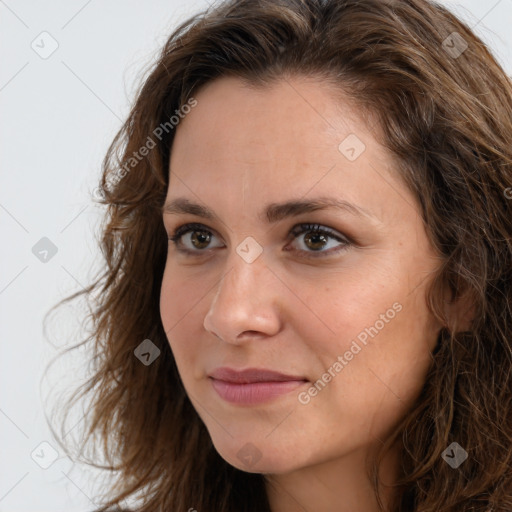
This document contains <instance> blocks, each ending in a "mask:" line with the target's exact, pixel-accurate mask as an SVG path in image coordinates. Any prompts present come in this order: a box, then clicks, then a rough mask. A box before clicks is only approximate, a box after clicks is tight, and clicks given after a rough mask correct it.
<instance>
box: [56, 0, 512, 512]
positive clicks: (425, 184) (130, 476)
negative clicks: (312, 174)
mask: <svg viewBox="0 0 512 512" xmlns="http://www.w3.org/2000/svg"><path fill="white" fill-rule="evenodd" d="M454 33H456V34H454ZM457 45H458V46H457ZM466 45H467V48H465V46H466ZM454 46H455V48H456V49H457V48H459V50H460V51H459V52H458V53H459V54H458V53H454V52H453V50H451V48H453V47H454ZM464 48H465V49H464ZM223 76H232V77H237V78H240V79H241V80H243V81H244V82H245V83H247V84H249V85H253V86H261V87H265V86H269V85H271V84H272V83H275V82H276V81H278V80H282V79H286V77H289V76H299V77H312V78H317V79H318V80H319V82H320V83H326V84H329V85H332V86H334V87H335V88H337V90H339V91H340V92H342V93H344V94H346V95H347V96H348V97H349V98H350V100H351V101H353V102H354V104H355V105H357V106H358V108H359V112H360V113H361V115H362V116H363V115H364V116H368V118H370V117H371V116H373V118H374V119H376V122H377V125H378V126H379V128H380V132H381V135H382V141H381V143H382V144H383V145H384V147H385V148H386V149H387V150H389V152H390V154H391V155H392V156H393V158H394V160H395V161H396V170H397V172H398V173H399V175H400V176H401V178H402V179H403V181H404V183H405V184H406V185H407V186H408V187H409V188H410V190H411V191H412V192H413V193H414V195H415V197H416V198H417V202H418V205H419V208H420V212H421V215H422V218H423V221H424V223H425V228H426V230H427V234H428V237H429V239H430V241H431V243H432V245H433V247H434V248H435V249H436V250H437V251H438V253H439V255H440V262H441V263H440V265H439V269H438V271H437V272H436V273H435V274H434V275H433V276H432V280H431V282H430V283H429V286H428V290H427V295H426V301H427V305H428V308H429V310H430V311H431V313H432V314H433V315H435V317H436V318H437V319H438V320H439V321H440V322H441V324H442V325H443V328H442V329H441V331H440V333H439V339H438V344H437V346H436V348H435V350H434V352H433V354H432V362H431V368H430V369H429V373H428V376H427V378H426V381H425V384H424V387H423V389H422V392H421V394H420V396H419V397H418V399H417V401H416V402H415V403H414V405H413V407H412V408H411V410H410V411H409V413H408V414H407V415H406V417H404V418H403V419H402V420H401V421H400V422H399V424H398V425H397V426H396V429H395V430H394V432H393V434H392V436H390V438H389V439H388V440H387V442H386V444H385V445H384V446H383V453H384V452H385V451H386V449H387V448H389V447H390V446H391V444H392V443H395V442H398V443H399V446H400V461H401V476H400V479H399V481H397V482H396V485H395V486H394V492H395V496H396V498H395V499H394V500H393V503H391V504H390V506H391V508H390V509H389V510H390V511H392V512H406V511H409V512H410V511H416V512H434V511H435V512H448V511H450V512H452V511H470V510H471V511H475V512H478V511H482V512H483V511H488V510H492V511H493V512H501V511H503V512H505V511H508V512H509V511H510V510H512V464H511V462H512V450H511V446H512V414H511V410H512V408H511V402H512V372H511V369H512V364H511V363H512V349H511V344H512V311H511V304H512V300H511V299H512V241H511V240H512V236H511V235H512V200H511V197H512V188H511V187H512V144H511V141H512V94H511V91H512V81H511V79H510V77H508V76H507V74H506V73H505V72H504V70H503V69H502V68H501V66H500V65H499V64H498V63H497V61H496V60H495V58H494V57H493V56H492V55H491V53H490V52H489V50H488V49H487V47H486V45H485V44H484V43H483V42H482V41H481V40H480V39H479V38H478V37H477V36H476V35H475V34H474V33H473V32H472V31H471V30H470V28H468V26H467V25H466V24H465V23H463V22H461V21H460V20H459V19H457V17H456V16H454V15H453V14H452V13H451V12H450V11H448V10H447V9H446V8H444V7H442V6H441V5H438V4H436V3H433V2H429V1H427V0H397V1H384V0H280V1H270V0H231V1H227V2H223V3H221V4H219V5H217V6H214V7H212V8H209V9H207V10H206V11H204V12H202V13H200V14H197V15H196V16H193V17H191V18H189V19H188V20H187V21H185V22H184V23H182V24H181V25H179V26H178V28H176V29H175V31H174V32H173V33H172V34H171V36H170V37H169V39H168V40H167V42H166V44H165V46H164V47H163V49H162V50H161V53H160V54H159V58H158V60H157V62H156V64H154V65H153V66H152V69H151V71H150V73H148V76H147V78H146V79H145V80H144V82H143V83H142V85H141V87H140V89H139V91H138V92H137V95H136V99H135V102H134V105H133V107H132V109H131V111H130V113H129V116H128V118H127V120H126V122H125V123H124V125H123V126H122V128H121V129H120V130H119V132H118V133H117V135H116V137H115V139H114V141H113V142H112V144H111V146H110V147H109V150H108V153H107V155H106V157H105V160H104V162H103V169H102V176H101V189H102V195H103V198H102V200H101V201H100V202H101V203H102V204H103V205H104V206H105V214H104V217H103V224H102V228H101V240H99V243H100V248H101V252H102V257H103V258H104V262H103V264H102V265H103V266H102V269H101V272H100V273H99V274H98V275H97V277H96V278H95V280H94V282H93V283H92V284H90V285H89V286H88V287H87V288H86V289H85V290H83V291H81V292H77V293H75V294H73V295H71V296H70V297H68V298H66V299H65V300H64V301H61V303H62V302H65V301H69V300H72V299H74V298H76V297H78V296H79V295H83V296H86V297H89V298H90V297H92V294H93V292H96V293H98V296H99V297H100V298H101V300H100V302H99V305H96V306H95V307H93V308H92V309H91V310H90V313H89V315H90V319H91V320H92V322H93V326H94V329H93V333H92V335H91V336H89V337H88V338H87V339H85V340H83V341H82V342H81V343H80V344H79V345H78V346H82V345H87V346H89V347H90V348H91V350H92V351H93V353H94V357H93V359H92V369H91V372H92V373H91V376H90V377H89V379H88V380H87V382H86V383H85V384H83V385H82V386H81V387H80V388H79V389H77V391H76V393H75V394H74V395H73V400H72V401H70V404H69V405H71V404H72V403H76V401H77V400H80V399H82V398H84V397H89V399H90V400H91V402H90V404H91V406H90V409H89V410H88V411H87V414H86V418H85V421H86V422H85V425H86V426H87V428H86V430H85V433H84V438H83V442H84V446H85V445H86V444H87V443H91V444H93V445H94V446H95V447H96V448H97V449H98V450H100V452H101V453H102V455H103V456H104V457H105V458H106V460H107V461H108V463H107V464H105V465H104V466H102V467H106V468H108V469H109V471H110V472H111V474H112V475H113V476H114V483H113V485H112V486H111V488H110V491H109V494H108V498H107V499H106V501H105V503H104V504H103V508H101V511H107V510H112V509H113V507H116V506H122V505H123V504H124V503H125V500H126V499H127V498H130V497H136V496H139V497H140V496H141V497H142V499H141V500H140V501H141V504H140V507H139V508H138V510H139V511H140V512H150V511H163V510H173V511H177V510H189V509H190V508H191V507H194V508H195V509H197V510H198V511H199V512H235V511H236V512H263V511H270V505H269V502H268V498H267V494H266V490H265V476H264V475H261V474H257V473H248V472H244V471H241V470H239V469H237V468H235V467H233V466H231V465H230V464H228V463H227V462H226V461H225V460H224V459H222V457H220V455H219V454H218V453H217V452H216V450H215V448H214V447H213V444H212V441H211V439H210V436H209V434H208V431H207V430H206V428H205V426H204V424H203V422H202V421H201V419H200V418H199V416H198V414H197V413H196V411H195V410H194V407H193V406H192V404H191V402H190V400H189V398H188V397H187V394H186V392H185V390H184V387H183V385H182V382H181V380H180V377H179V374H178V371H177V368H176V364H175V361H174V358H173V354H172V352H171V350H170V347H169V343H168V339H167V336H166V333H165V331H164V329H163V326H162V321H161V318H160V309H159V300H160V287H161V282H162V276H163V271H164V267H165V261H166V255H167V236H166V232H165V230H164V227H163V222H162V213H161V208H162V205H163V203H164V200H165V197H166V193H167V188H168V184H169V176H168V174H169V159H170V152H171V148H172V142H173V137H174V133H175V131H176V130H175V129H173V126H171V125H170V124H169V119H170V118H171V116H173V115H175V114H176V113H178V112H182V111H186V110H185V109H183V106H184V105H186V103H187V102H190V101H191V98H192V99H193V95H196V94H197V92H198V91H199V90H200V89H201V87H202V86H204V85H205V84H207V83H209V82H212V81H213V80H215V79H216V78H219V77H223ZM176 111H178V112H176ZM180 117H181V116H180ZM166 123H167V124H166ZM158 127H160V130H159V131H158V130H157V128H158ZM162 127H164V129H163V130H162ZM163 131H165V134H164V133H163ZM156 134H158V135H156ZM162 135H163V136H162ZM150 141H151V142H152V143H153V144H152V146H154V147H151V149H149V151H148V152H147V154H146V155H145V156H144V157H142V156H140V157H139V156H137V157H136V155H139V151H140V149H141V148H142V147H143V146H147V147H149V142H150ZM446 289H448V290H450V291H451V294H452V302H451V303H452V304H455V303H457V301H462V300H465V301H467V304H469V305H470V311H471V319H470V320H471V321H470V325H469V326H466V327H464V328H462V327H463V325H462V323H461V322H459V321H458V320H454V319H453V318H452V317H449V316H448V315H447V314H446V303H445V302H444V301H443V290H446ZM59 304H60V303H59ZM145 339H150V340H151V341H152V342H153V343H154V344H155V345H156V346H157V347H158V349H159V350H160V351H161V353H160V357H158V358H157V359H156V360H155V361H154V362H153V363H152V364H151V366H145V365H143V364H141V362H140V361H139V360H138V359H137V358H136V357H135V356H134V350H135V348H136V347H137V346H138V345H139V344H140V343H141V342H142V340H145ZM452 442H457V443H458V444H459V445H460V446H462V447H463V448H464V449H465V450H466V451H467V453H468V458H467V460H466V461H465V462H464V463H463V464H462V465H460V466H459V467H458V468H457V469H456V470H455V469H453V468H451V467H450V466H449V465H448V464H447V463H446V462H445V461H444V460H443V458H442V454H443V452H444V450H445V449H446V448H447V447H448V446H449V445H450V444H451V443H452ZM378 465H379V460H375V464H374V465H373V469H372V471H371V472H369V475H368V476H369V478H370V480H371V482H372V484H373V485H374V488H375V493H376V496H377V497H378V502H379V505H380V506H381V508H382V507H383V505H382V501H381V499H380V497H379V496H380V495H379V488H378V487H379V483H378V478H377V474H378V470H377V468H378Z"/></svg>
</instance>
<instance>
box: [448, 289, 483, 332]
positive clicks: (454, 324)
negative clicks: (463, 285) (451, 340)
mask: <svg viewBox="0 0 512 512" xmlns="http://www.w3.org/2000/svg"><path fill="white" fill-rule="evenodd" d="M444 304H445V316H446V319H447V321H448V325H447V326H446V327H448V328H449V329H450V331H452V332H454V333H455V332H461V331H462V332H463V331H470V330H471V325H472V322H473V319H474V318H475V314H476V305H475V300H474V297H473V294H472V293H470V290H469V289H466V290H465V291H464V292H462V293H461V294H460V295H459V297H457V298H455V299H453V294H452V293H451V292H450V293H449V294H446V295H445V301H444Z"/></svg>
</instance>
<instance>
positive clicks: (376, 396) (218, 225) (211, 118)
mask: <svg viewBox="0 0 512 512" xmlns="http://www.w3.org/2000/svg"><path fill="white" fill-rule="evenodd" d="M195 97H196V99H197V102H198V104H197V106H196V107H195V108H194V109H192V110H191V112H190V113H189V114H188V115H187V116H186V117H185V118H184V119H183V120H182V121H181V122H180V124H179V126H178V127H177V131H176V136H175V140H174V143H173V149H172V155H171V161H170V186H169V190H168V193H167V201H170V200H173V199H175V198H178V197H186V198H188V199H189V200H190V201H193V202H196V203H200V204H202V205H205V206H207V207H209V208H210V209H212V210H213V211H214V212H215V213H216V214H217V216H218V217H219V219H220V220H219V221H217V220H207V219H204V218H201V217H198V216H196V215H192V214H179V215H178V214H168V213H164V215H163V222H164V225H165V228H166V231H167V233H168V234H169V235H172V233H173V232H174V230H175V229H176V228H177V227H178V226H181V225H183V224H186V223H188V222H197V223H201V224H202V225H203V226H204V228H202V229H204V230H207V231H208V232H209V234H210V237H211V238H210V245H207V243H206V245H207V247H206V248H203V247H205V246H204V245H200V243H199V244H198V242H197V241H194V238H193V235H194V233H193V232H191V231H189V232H188V233H186V234H184V235H183V236H182V237H181V241H182V243H183V245H184V246H185V247H187V248H189V249H190V250H192V251H196V254H199V255H198V256H195V255H186V254H183V253H180V252H179V251H178V249H177V247H176V246H175V245H174V244H173V243H172V242H169V250H168V256H167V263H166V268H165V273H164V277H163V282H162V293H161V303H160V308H161V318H162V322H163V325H164V328H165V330H166V333H167V336H168V339H169V343H170V346H171V349H172V352H173V354H174V357H175V359H176V363H177V366H178V370H179V373H180V376H181V378H182V380H183V383H184V386H185V389H186V391H187V393H188V395H189V397H190V399H191V401H192V403H193V405H194V407H195V408H196V410H197V412H198V414H199V416H200V417H201V418H202V420H203V421H204V423H205V425H206V427H207V429H208V432H209V434H210V436H211V438H212V441H213V444H214V446H215V448H216V449H217V451H218V452H219V454H220V455H221V456H222V457H223V458H224V459H225V460H226V461H227V462H229V463H230V464H232V465H233V466H235V467H237V468H239V469H241V470H243V471H250V472H257V473H263V474H265V475H266V476H267V477H268V483H267V490H268V495H269V499H270V503H271V507H272V510H273V512H291V511H315V512H324V511H325V512H327V511H332V510H336V511H338V512H344V511H347V512H348V511H350V512H357V511H361V512H362V511H364V512H371V511H376V510H378V507H377V502H376V499H375V497H374V494H373V492H372V490H371V486H370V483H369V481H368V478H367V477H366V475H365V460H366V457H367V456H369V455H371V454H374V453H375V451H376V450H377V449H378V448H379V447H380V446H381V444H382V441H383V440H384V439H386V437H388V435H389V433H390V432H391V430H392V429H393V427H394V426H395V425H396V424H397V423H398V422H399V421H400V420H401V419H402V418H403V417H404V416H405V415H406V414H407V412H408V411H409V410H410V408H411V406H412V404H413V402H414V400H415V399H416V398H417V397H418V395H419V393H420V391H421V389H422V387H423V384H424V381H425V378H426V373H427V371H428V368H429V365H430V364H431V352H432V350H433V349H434V348H435V345H436V342H437V335H438V333H439V329H440V327H441V325H439V323H438V322H437V321H436V320H435V319H434V317H433V316H432V315H431V314H430V312H429V311H428V309H427V305H426V301H425V291H426V286H427V285H428V283H429V281H430V278H431V277H432V274H433V272H434V271H435V270H436V268H437V267H438V266H439V264H440V259H439V258H438V256H437V255H436V253H435V252H434V250H433V248H432V246H431V244H430V243H429V240H428V238H427V235H426V232H425V228H424V224H423V221H422V219H421V217H420V215H419V206H418V204H417V202H416V200H415V198H414V196H413V195H412V193H411V192H410V191H409V190H408V189H407V187H406V186H405V184H404V183H402V182H401V180H400V179H399V177H398V175H397V173H396V170H395V169H396V164H395V163H394V161H393V159H392V157H391V155H390V154H389V153H388V152H387V151H386V149H385V148H384V147H383V146H382V145H381V144H379V142H378V139H379V136H380V134H379V133H378V132H377V131H376V129H375V128H374V129H369V128H368V127H367V126H366V125H365V123H364V122H363V120H362V119H361V117H360V116H359V115H358V110H357V108H356V107H355V106H354V105H353V104H352V102H351V101H350V100H349V99H348V98H346V97H343V96H342V95H340V93H339V92H338V91H336V92H335V91H333V90H332V89H330V88H329V87H328V86H327V85H326V84H325V83H322V82H320V81H318V80H315V79H314V78H309V79H306V78H304V77H290V78H287V79H282V80H279V81H278V82H276V83H274V84H272V85H270V86H265V88H259V89H256V88H251V87H248V86H247V85H244V83H243V82H241V81H240V80H238V79H236V78H232V77H230V78H226V77H223V78H220V79H217V80H215V81H213V82H211V83H209V84H207V85H206V86H205V87H204V88H203V89H201V90H200V91H199V93H198V94H196V95H195ZM349 134H355V135H356V136H357V137H358V138H359V139H360V140H361V141H364V144H365V146H366V149H365V150H364V151H363V152H362V154H361V155H360V156H359V157H358V158H357V159H355V160H354V161H350V160H349V159H347V158H346V156H345V155H344V154H343V153H342V152H340V150H339V149H338V146H339V144H340V143H341V142H342V141H343V140H344V139H345V138H346V137H347V136H348V135H349ZM320 196H323V197H335V198H338V199H344V200H346V201H349V202H351V203H353V204H356V205H357V206H359V207H360V208H363V209H364V210H365V211H367V212H368V214H369V215H368V216H356V215H353V214H350V213H347V212H346V211H338V210H335V209H327V210H318V211H314V212H310V213H303V214H301V215H299V216H297V217H290V218H285V219H282V220H280V221H279V222H276V223H275V224H272V225H270V224H268V223H267V222H266V219H265V217H264V216H261V217H259V214H260V212H262V211H263V209H264V207H265V206H266V205H267V204H269V203H277V202H283V201H285V200H289V199H296V198H301V199H313V198H317V197H320ZM300 223H316V224H320V225H321V226H325V227H327V228H331V229H332V230H334V231H335V232H336V233H339V234H340V235H341V236H343V235H345V236H346V237H349V238H352V239H353V240H354V243H355V245H348V246H346V245H345V244H344V243H343V242H339V241H338V240H336V239H334V238H331V237H328V238H327V239H326V241H325V242H324V243H325V244H326V247H325V248H323V249H320V252H322V251H323V252H324V253H326V252H327V251H330V252H331V254H330V255H329V256H326V257H323V258H322V257H320V256H318V254H319V251H315V250H314V248H315V241H313V242H311V241H309V242H308V238H307V237H308V232H305V233H302V234H299V235H298V236H297V237H296V238H293V235H292V236H291V237H289V232H290V230H291V229H292V228H293V227H294V226H296V225H297V224H300ZM309 234H310V235H311V231H310V232H309ZM249 236H250V237H253V238H254V239H255V240H256V241H257V242H258V244H259V245H260V246H261V247H262V248H263V253H262V254H260V255H259V257H257V258H256V259H255V260H254V261H253V262H252V263H248V262H247V261H245V260H244V259H243V258H242V257H241V256H240V255H239V254H238V253H237V251H236V249H237V246H239V244H240V243H241V242H242V241H244V239H245V238H246V237H249ZM194 242H195V245H194ZM316 243H318V242H316ZM339 247H344V249H343V250H341V251H340V252H337V253H336V252H333V251H335V248H339ZM286 249H287V250H286ZM201 251H202V252H201ZM308 255H309V256H310V258H307V256H308ZM396 303H398V304H399V305H400V306H401V310H400V311H399V312H397V313H396V315H394V318H393V319H391V320H389V319H388V322H385V325H384V327H383V328H381V329H379V330H378V334H377V335H375V336H374V337H372V338H369V339H368V342H367V344H366V345H362V344H361V343H359V345H360V346H361V350H360V351H359V352H358V353H357V354H356V355H354V356H353V358H352V359H351V360H350V361H348V362H347V365H346V366H344V367H343V369H342V370H341V371H340V372H338V373H335V376H334V377H332V378H331V380H330V382H328V383H327V384H326V386H325V387H324V388H323V389H321V391H319V392H318V393H317V394H316V396H313V397H310V401H309V402H308V403H307V404H303V403H301V402H300V401H299V399H298V395H299V392H307V390H308V389H310V388H311V386H312V384H313V383H314V382H315V381H317V380H318V379H319V378H321V376H322V375H323V374H325V372H326V370H327V369H328V368H332V366H333V363H335V362H336V361H337V360H338V356H343V355H344V354H345V353H346V352H347V350H349V349H350V345H351V343H352V341H353V340H354V339H357V336H358V335H359V334H360V333H361V332H362V331H364V329H365V328H367V327H369V326H374V325H375V324H376V321H377V320H379V318H382V316H380V315H382V314H385V312H386V311H387V310H389V309H390V308H392V306H393V304H396ZM379 325H380V324H379ZM219 366H230V367H235V368H238V369H243V368H249V367H258V368H268V369H272V370H275V371H279V372H282V373H287V374H293V375H301V376H305V378H306V379H307V380H308V381H309V383H306V384H303V385H302V386H301V387H300V388H299V389H297V390H296V391H293V392H290V393H288V394H285V395H282V396H280V397H278V398H277V399H273V400H272V401H270V402H268V403H264V404H259V405H252V406H247V405H236V404H230V403H228V402H226V401H224V400H223V399H222V398H221V397H220V396H219V395H218V394H217V393H216V391H215V390H214V389H213V387H212V385H211V381H210V380H209V379H208V377H207V374H208V372H209V371H211V370H213V369H214V368H216V367H219ZM303 396H304V395H303ZM246 443H252V445H253V447H252V448H249V450H253V452H254V453H255V454H257V456H256V455H255V459H254V460H256V458H258V457H260V458H259V460H257V462H255V463H253V465H251V466H250V467H248V465H247V464H246V463H245V462H244V461H243V460H241V459H240V458H239V457H237V453H238V452H239V450H240V449H241V448H242V447H243V446H244V445H246ZM247 449H248V448H246V450H247ZM397 463H398V459H397V456H396V450H395V451H392V452H390V454H389V456H388V457H387V458H386V459H385V462H384V464H383V470H382V472H381V478H382V480H383V482H384V483H385V484H390V483H392V482H393V481H394V480H395V479H396V477H397V475H398V467H397ZM388 496H389V494H388V493H387V491H386V490H385V489H384V497H385V498H386V500H387V498H388ZM385 502H386V501H385Z"/></svg>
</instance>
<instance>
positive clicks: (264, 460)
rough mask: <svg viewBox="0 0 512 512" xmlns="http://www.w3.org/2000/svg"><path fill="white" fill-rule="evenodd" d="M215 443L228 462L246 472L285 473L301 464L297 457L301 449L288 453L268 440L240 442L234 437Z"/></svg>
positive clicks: (219, 452)
mask: <svg viewBox="0 0 512 512" xmlns="http://www.w3.org/2000/svg"><path fill="white" fill-rule="evenodd" d="M213 445H214V447H215V449H216V450H217V453H218V454H219V455H220V456H221V457H222V458H223V459H224V460H225V461H226V462H227V463H228V464H230V465H231V466H234V467H235V468H237V469H239V470H241V471H245V472H246V473H272V474H284V473H289V472H291V471H294V470H296V469H297V468H298V467H300V466H301V461H300V460H299V459H298V457H297V452H299V453H300V450H297V448H296V447H295V449H294V451H293V452H290V453H286V452H283V451H282V446H280V447H278V446H273V445H272V444H271V443H268V442H267V443H265V444H263V443H261V442H260V443H258V442H257V441H256V442H254V441H248V442H245V443H238V442H236V440H234V439H231V440H230V441H227V442H226V441H224V442H222V444H221V445H219V444H218V443H216V442H215V440H213ZM301 455H304V454H303V453H302V454H301Z"/></svg>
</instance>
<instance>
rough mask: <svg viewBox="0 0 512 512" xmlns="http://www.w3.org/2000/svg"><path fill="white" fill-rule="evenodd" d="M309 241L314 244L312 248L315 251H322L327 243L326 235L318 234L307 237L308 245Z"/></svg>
mask: <svg viewBox="0 0 512 512" xmlns="http://www.w3.org/2000/svg"><path fill="white" fill-rule="evenodd" d="M315 240H316V241H315ZM309 241H312V243H313V247H310V248H311V249H315V250H318V249H322V248H323V247H324V245H325V243H326V239H325V235H323V234H322V233H318V232H316V233H313V234H307V235H306V236H305V242H306V245H307V244H308V242H309Z"/></svg>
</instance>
